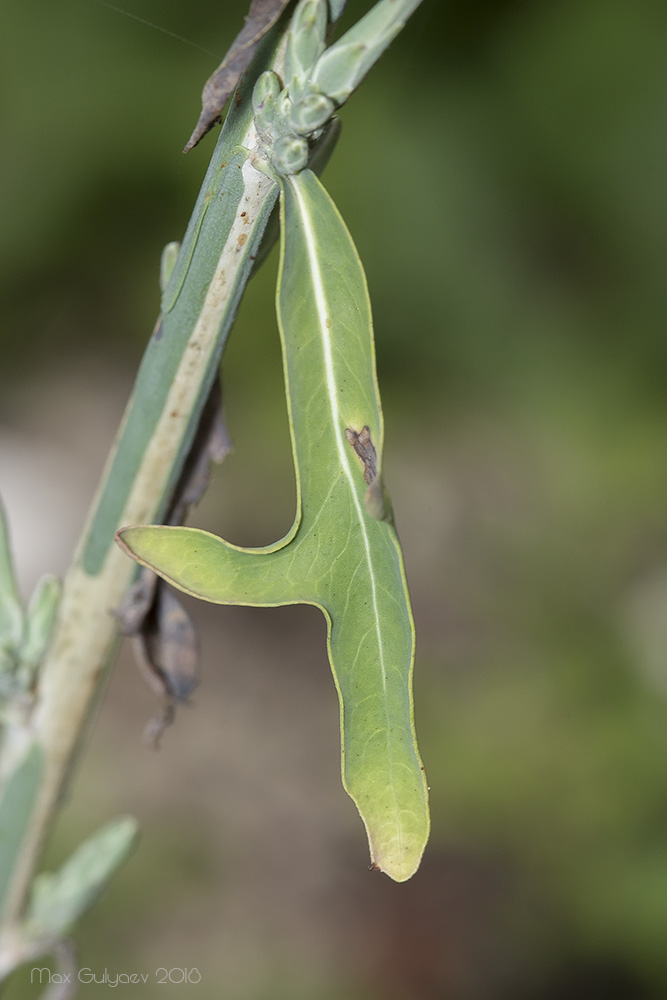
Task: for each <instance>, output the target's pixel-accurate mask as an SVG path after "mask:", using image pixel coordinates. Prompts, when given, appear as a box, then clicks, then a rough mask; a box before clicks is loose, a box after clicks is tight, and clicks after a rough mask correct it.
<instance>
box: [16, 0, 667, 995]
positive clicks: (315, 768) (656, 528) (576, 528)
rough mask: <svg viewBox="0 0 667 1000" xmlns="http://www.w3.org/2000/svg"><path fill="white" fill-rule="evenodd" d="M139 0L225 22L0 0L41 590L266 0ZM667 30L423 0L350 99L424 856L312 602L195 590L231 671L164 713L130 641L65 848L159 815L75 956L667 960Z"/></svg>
mask: <svg viewBox="0 0 667 1000" xmlns="http://www.w3.org/2000/svg"><path fill="white" fill-rule="evenodd" d="M121 6H124V8H125V9H126V10H127V11H128V13H129V14H132V15H135V17H139V18H144V19H147V20H149V21H152V22H155V24H157V25H159V26H160V27H162V28H163V29H165V31H169V32H173V33H175V34H177V35H182V36H184V37H185V38H187V39H188V40H189V41H191V42H193V43H195V44H196V45H199V46H201V47H203V48H204V49H207V50H209V51H208V52H202V51H201V50H199V49H197V48H194V47H192V46H191V45H189V44H186V43H185V42H183V41H179V40H177V39H175V38H173V37H171V36H170V35H167V34H165V33H164V32H160V31H158V30H156V29H155V28H151V27H149V26H147V25H146V24H144V23H141V22H140V21H137V20H136V19H132V18H131V17H130V16H126V15H124V14H121V13H118V12H117V11H115V10H113V9H111V8H110V7H109V6H107V5H104V4H102V3H100V2H97V0H59V2H58V3H52V2H48V0H35V2H34V3H30V4H27V3H26V4H19V3H15V4H11V5H6V7H5V9H4V10H3V15H2V32H1V33H0V114H1V120H2V134H3V136H4V141H3V143H2V148H1V149H0V255H1V259H2V266H1V267H0V296H1V313H0V314H1V315H2V323H1V329H0V338H1V341H0V342H1V350H2V354H1V359H2V360H1V364H0V492H1V493H2V496H3V499H4V501H5V503H6V505H7V507H8V509H9V514H10V518H11V522H12V527H13V534H14V540H15V550H16V557H17V561H18V564H19V568H20V572H21V579H22V582H23V586H24V588H25V590H26V592H27V591H28V590H29V589H30V587H31V586H32V584H33V583H34V581H35V579H36V577H37V575H38V574H39V573H40V572H42V571H45V570H55V571H58V572H63V571H64V570H65V568H66V565H67V559H68V554H69V552H70V551H71V548H72V546H73V544H74V542H75V539H76V537H77V534H78V530H79V526H80V524H81V520H82V518H83V516H84V514H85V511H86V509H87V507H88V504H89V502H90V497H91V494H92V491H93V490H94V487H95V484H96V482H97V479H98V477H99V474H100V471H101V467H102V464H103V462H104V459H105V456H106V453H107V451H108V448H109V447H110V444H111V441H112V439H113V436H114V432H115V428H116V426H117V423H118V421H119V419H120V417H121V414H122V411H123V407H124V404H125V401H126V398H127V396H128V393H129V391H130V389H131V385H132V380H133V372H134V371H135V370H136V367H137V364H138V362H139V359H140V356H141V352H142V348H143V345H144V343H145V341H146V339H147V337H148V335H149V333H150V331H151V329H152V326H153V322H154V319H155V315H156V313H157V308H158V262H159V255H160V251H161V248H162V245H163V244H164V243H165V242H167V241H168V240H171V239H175V238H179V237H180V235H181V234H182V233H183V231H184V229H185V225H186V223H187V220H188V217H189V213H190V210H191V207H192V205H193V203H194V199H195V196H196V193H197V190H198V187H199V184H200V182H201V179H202V177H203V174H204V171H205V168H206V164H207V159H208V154H209V152H210V149H211V148H212V139H211V137H209V139H208V140H206V141H205V142H204V143H203V144H202V146H201V147H200V148H198V149H197V150H195V151H194V152H193V153H191V154H189V155H188V156H187V157H183V156H182V155H181V152H180V150H181V148H182V146H183V144H184V142H185V140H186V138H187V136H188V135H189V132H190V129H191V127H192V125H193V123H194V120H195V119H196V117H197V113H198V103H199V93H200V89H201V86H202V84H203V81H204V79H205V78H206V77H207V76H208V74H209V73H210V71H211V70H212V69H213V67H214V66H215V65H216V64H217V60H218V58H219V57H220V56H221V54H222V53H223V52H224V51H225V49H226V48H227V46H228V44H229V43H230V41H231V39H232V37H233V36H234V34H235V33H236V31H237V30H238V28H239V26H240V23H241V18H242V17H243V14H244V12H245V11H244V7H245V4H244V2H241V0H228V2H227V3H224V4H220V3H212V2H210V0H190V2H189V3H188V4H165V3H162V2H160V0H124V3H123V4H121ZM348 6H349V8H350V10H349V12H348V15H347V21H348V23H349V22H350V21H351V20H354V19H356V15H357V14H358V13H359V12H360V11H361V10H363V9H365V7H366V6H368V5H367V4H360V3H358V2H356V0H350V2H349V4H348ZM666 37H667V6H666V5H665V4H664V2H663V0H633V2H630V0H628V2H625V3H624V2H619V3H610V2H609V0H550V2H549V3H544V2H536V0H532V2H525V0H524V2H522V0H486V2H484V0H448V2H442V3H441V2H438V0H425V2H424V4H423V5H422V7H421V8H420V9H419V10H418V12H417V13H416V14H415V15H414V17H413V18H412V20H411V22H410V24H409V25H408V27H407V28H406V29H405V32H404V34H403V36H402V37H401V38H400V39H399V40H398V41H397V42H396V43H395V44H394V45H393V46H392V48H391V50H390V51H389V52H388V53H387V54H386V56H385V57H384V59H383V61H382V63H381V65H380V66H378V67H377V68H376V70H374V71H373V73H372V75H371V76H370V77H369V79H368V80H367V81H366V83H365V84H364V86H363V88H362V89H361V90H360V91H359V93H358V94H357V95H355V96H354V98H353V99H352V100H351V101H350V104H349V107H347V108H346V109H345V110H344V111H343V115H342V117H343V121H344V129H343V138H342V141H341V145H340V147H339V149H338V151H337V153H336V156H335V158H334V160H333V161H332V163H331V164H330V166H329V168H328V169H327V173H326V177H325V180H326V184H327V186H328V188H329V190H330V191H331V193H332V194H333V196H334V198H335V200H336V201H337V203H338V204H339V206H340V208H341V211H342V213H343V215H344V217H345V218H346V220H347V221H348V224H349V226H350V229H351V230H352V233H353V235H354V237H355V239H356V241H357V244H358V246H359V249H360V252H361V255H362V259H363V260H364V262H365V266H366V269H367V273H368V279H369V284H370V289H371V294H372V298H373V303H374V312H375V323H376V333H377V350H378V366H379V375H380V380H381V386H382V391H383V400H384V407H385V414H386V429H387V445H386V455H385V468H386V474H387V479H388V482H389V485H390V488H391V490H392V494H393V499H394V504H395V507H396V510H397V517H398V526H399V531H400V533H401V537H402V541H403V545H404V550H405V559H406V564H407V570H408V575H409V579H410V583H411V590H412V595H413V601H414V612H415V618H416V622H417V629H418V665H417V671H416V676H415V686H416V704H417V724H418V730H419V735H420V742H421V748H422V752H423V756H424V760H425V763H426V768H427V773H428V776H429V781H430V785H431V794H432V808H433V835H432V840H431V843H430V846H429V848H428V850H427V853H426V856H425V858H424V861H423V864H422V867H421V869H420V871H419V873H418V874H417V875H416V876H415V878H414V879H413V880H412V881H411V882H409V883H406V884H404V885H395V884H393V883H391V882H390V881H389V880H388V879H386V878H384V877H383V876H380V875H378V874H375V873H369V872H368V871H367V852H366V844H365V837H364V833H363V829H362V826H361V824H360V821H359V819H358V817H357V815H356V813H355V810H354V807H353V805H352V803H351V802H350V800H348V799H347V797H346V795H345V794H344V792H343V791H342V789H341V787H340V781H339V774H338V771H339V764H338V733H337V723H338V716H337V705H336V696H335V691H334V688H333V684H332V682H331V679H330V675H329V671H328V665H327V662H326V654H325V628H324V622H323V621H322V620H321V618H320V616H319V614H318V613H317V612H316V610H315V609H313V608H293V609H274V610H261V609H259V610H252V609H220V608H210V607H207V606H204V605H194V604H193V608H192V610H193V614H194V615H195V616H196V618H197V621H198V622H199V624H200V627H201V632H202V647H203V680H202V683H201V686H200V688H199V689H198V691H197V693H196V695H195V697H194V699H193V701H194V705H193V707H192V708H190V709H183V710H182V711H180V712H179V714H178V718H177V722H176V725H175V726H174V727H173V728H172V729H171V730H170V731H169V732H168V733H167V734H166V736H165V738H164V741H163V746H162V749H161V751H160V752H159V753H152V752H150V751H148V750H146V749H145V748H144V747H143V745H142V741H141V734H142V730H143V727H144V725H145V723H146V722H147V720H148V719H149V718H150V717H151V715H152V714H153V713H154V710H155V705H154V702H153V699H152V696H151V694H150V692H149V691H148V690H147V689H146V688H145V686H144V685H143V682H142V680H141V678H140V677H139V676H138V674H137V672H136V670H135V668H134V665H133V663H132V658H131V652H130V651H129V650H127V649H126V650H124V651H123V654H122V655H121V658H120V660H119V662H118V665H117V667H116V669H115V671H114V673H113V675H112V679H111V681H110V684H109V687H108V690H107V694H106V697H105V699H104V702H103V704H102V706H101V709H100V711H99V713H98V716H97V720H96V723H95V726H94V730H93V732H92V735H91V739H90V743H89V746H88V749H87V752H86V754H85V757H84V758H83V760H82V762H81V766H80V769H79V771H78V774H77V777H76V781H75V783H74V786H73V789H72V793H71V795H70V798H69V801H68V803H67V806H66V808H65V810H64V811H63V813H62V815H61V818H60V820H59V822H58V826H57V829H56V832H55V835H54V838H53V841H52V844H51V846H50V848H49V856H48V859H47V862H48V864H50V865H55V864H58V863H60V862H61V861H62V860H63V858H64V857H65V856H66V855H67V853H68V852H69V851H70V850H71V849H72V848H73V847H74V846H75V845H76V844H77V843H78V842H80V840H81V839H82V838H83V837H84V836H86V835H88V834H90V833H91V832H92V831H93V830H94V829H96V828H97V827H98V826H99V825H100V824H101V823H102V822H106V821H107V820H108V819H110V818H112V817H113V816H115V815H118V814H120V813H126V812H129V813H132V814H134V815H135V816H137V817H138V818H139V820H140V821H141V826H142V830H143V836H142V841H141V844H140V847H139V849H138V851H137V852H136V854H135V855H134V856H133V858H132V859H131V860H130V861H129V862H128V864H127V865H126V867H125V868H124V869H123V871H122V872H121V873H120V874H119V875H118V876H117V878H116V879H115V881H114V883H113V885H112V887H111V889H110V890H109V892H108V893H107V895H106V897H105V898H104V900H103V901H101V902H100V903H99V904H98V905H97V907H96V908H95V909H94V911H92V912H91V914H90V916H89V917H88V918H87V919H86V920H85V922H84V924H83V925H82V926H81V927H80V929H79V931H78V933H77V939H78V942H79V956H78V960H77V964H78V967H80V968H84V967H87V968H90V969H92V970H93V972H94V973H95V974H96V975H97V976H98V977H101V976H102V974H103V972H104V970H105V969H108V971H109V973H110V974H111V975H112V976H113V975H115V974H118V973H132V972H139V973H144V974H146V973H148V974H149V981H148V983H147V984H146V985H145V986H141V987H139V986H132V987H130V986H128V987H121V988H120V989H124V990H125V992H126V994H128V995H129V991H134V992H132V995H137V996H139V995H141V996H142V997H147V998H150V997H153V996H164V995H172V996H181V995H184V994H185V995H188V996H190V995H191V996H193V997H197V998H198V1000H209V998H217V997H221V996H222V997H225V998H226V1000H281V998H285V1000H288V998H289V1000H301V998H304V1000H306V998H307V1000H334V998H336V1000H338V998H341V997H344V998H345V1000H394V998H396V1000H432V998H446V1000H510V998H511V1000H560V998H564V997H567V998H569V1000H577V998H586V1000H590V998H597V997H601V998H602V997H604V1000H649V998H651V1000H652V998H656V1000H658V998H663V997H665V996H667V850H666V841H667V660H666V656H667V613H666V612H667V463H666V462H665V455H666V453H667V394H666V393H665V374H666V361H667V337H666V336H665V312H666V306H667V281H666V280H665V260H666V257H667V182H666V177H667V172H666V168H667V129H666V128H665V123H666V121H667V60H666V59H665V39H666ZM274 281H275V259H274V260H272V261H270V262H268V263H267V264H266V265H265V266H264V268H263V269H262V271H261V272H260V273H259V274H258V276H257V277H256V278H255V279H253V282H252V284H251V286H250V287H249V288H248V291H247V295H246V299H245V301H244V303H243V305H242V308H241V312H240V316H239V320H238V325H237V327H236V328H235V330H234V333H233V335H232V338H231V341H230V344H229V349H228V352H227V356H226V360H225V366H224V379H225V391H226V405H227V419H228V423H229V426H230V430H231V433H232V436H233V439H234V443H235V451H234V453H233V454H232V455H231V456H230V457H229V458H228V459H227V460H226V461H225V463H224V464H223V466H222V467H220V468H219V469H217V470H216V471H215V474H214V480H213V484H212V486H211V489H210V491H209V493H208V494H207V496H206V498H205V500H204V502H203V503H202V504H201V506H200V508H199V509H198V511H197V512H196V516H195V518H194V521H193V523H197V524H201V525H204V526H206V527H209V528H211V529H212V530H216V531H218V532H221V533H223V534H224V535H225V536H226V537H228V538H230V539H231V540H232V541H235V542H237V543H240V544H264V543H268V542H270V541H273V540H275V539H276V538H277V537H279V536H280V534H282V533H283V532H284V531H285V530H286V529H287V528H288V527H289V525H290V523H291V519H292V515H293V505H294V487H293V476H292V469H291V459H290V452H289V442H288V432H287V421H286V415H285V407H284V400H283V396H282V380H281V372H280V357H279V346H278V338H277V332H276V327H275V319H274V315H273V304H272V296H273V285H274ZM160 967H162V968H166V969H167V970H169V969H178V968H185V969H193V968H196V969H198V970H199V972H200V973H201V982H199V983H197V984H192V983H190V984H189V985H188V984H186V985H159V984H158V983H157V977H156V970H157V969H159V968H160ZM172 978H174V977H172ZM175 978H176V979H178V974H176V976H175ZM28 980H29V976H28V973H27V971H26V970H21V971H20V972H19V973H18V974H16V975H15V976H14V977H13V979H12V980H11V982H10V984H9V988H8V990H7V996H8V997H10V998H12V1000H23V998H29V997H33V996H35V995H36V992H37V991H36V989H35V988H34V987H32V988H31V987H30V986H29V981H28ZM104 989H105V987H103V986H102V985H92V984H91V985H87V986H84V987H82V995H85V996H91V997H92V996H97V995H102V994H101V993H99V991H100V990H104Z"/></svg>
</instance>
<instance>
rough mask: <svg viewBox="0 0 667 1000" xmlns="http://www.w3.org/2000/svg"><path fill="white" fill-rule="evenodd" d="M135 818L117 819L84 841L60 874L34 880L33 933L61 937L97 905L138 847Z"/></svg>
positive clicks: (29, 919)
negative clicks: (115, 873) (101, 895)
mask: <svg viewBox="0 0 667 1000" xmlns="http://www.w3.org/2000/svg"><path fill="white" fill-rule="evenodd" d="M137 836H138V824H137V821H136V820H135V819H133V818H132V817H131V816H124V817H123V818H122V819H117V820H114V821H113V822H112V823H109V824H107V826H104V827H102V829H101V830H98V831H97V833H95V834H93V836H92V837H90V838H89V839H88V840H86V841H84V843H83V844H81V845H80V846H79V847H77V849H76V850H75V851H74V853H73V854H72V855H71V856H70V857H69V858H68V860H67V861H66V862H65V864H64V865H63V866H62V867H61V868H59V869H58V871H57V872H44V873H42V874H41V875H38V876H37V878H36V879H35V881H34V884H33V889H32V895H31V898H30V904H29V907H28V912H27V915H26V924H27V928H28V930H29V933H30V934H32V935H34V936H35V937H37V936H41V935H42V934H44V935H47V936H51V935H53V936H54V937H60V936H61V935H63V934H66V933H67V932H68V931H69V929H70V928H71V926H72V925H73V924H74V923H75V922H76V921H77V920H78V919H79V917H80V916H81V915H82V914H83V913H84V912H85V911H86V910H87V909H88V908H89V907H90V906H92V904H93V903H94V902H95V900H96V899H97V898H98V896H99V895H100V893H101V892H102V891H103V890H104V889H105V887H106V885H107V883H108V882H109V879H110V878H111V876H112V875H113V873H114V872H115V871H116V869H117V868H118V867H119V866H120V865H121V864H122V863H123V861H125V859H126V858H127V856H128V855H129V853H130V852H131V850H132V849H133V847H134V846H135V844H136V841H137Z"/></svg>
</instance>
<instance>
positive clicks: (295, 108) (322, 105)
mask: <svg viewBox="0 0 667 1000" xmlns="http://www.w3.org/2000/svg"><path fill="white" fill-rule="evenodd" d="M334 109H335V105H334V102H333V101H332V100H330V98H328V97H325V96H324V94H312V93H311V94H308V96H307V97H302V98H301V100H300V101H297V103H296V104H293V105H292V107H291V109H290V125H291V126H292V128H293V129H294V131H295V132H297V133H298V134H299V135H308V134H309V133H310V132H315V131H316V130H317V129H318V128H321V127H322V126H323V125H324V124H325V123H326V122H328V121H329V119H330V118H331V116H332V114H333V113H334Z"/></svg>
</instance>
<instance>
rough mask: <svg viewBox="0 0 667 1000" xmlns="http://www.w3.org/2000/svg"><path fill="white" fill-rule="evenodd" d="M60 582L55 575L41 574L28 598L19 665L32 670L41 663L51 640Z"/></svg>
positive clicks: (60, 589)
mask: <svg viewBox="0 0 667 1000" xmlns="http://www.w3.org/2000/svg"><path fill="white" fill-rule="evenodd" d="M61 594H62V583H61V582H60V580H59V579H58V577H57V576H51V575H46V576H43V577H42V578H41V579H40V580H39V581H38V583H37V586H36V587H35V592H34V594H33V595H32V597H31V598H30V605H29V607H28V617H27V621H26V625H25V634H24V637H23V642H22V643H21V649H20V657H21V665H22V666H24V667H26V668H28V671H29V672H30V671H32V670H34V669H35V668H36V667H37V666H39V664H40V663H41V661H42V659H43V658H44V654H45V653H46V650H47V648H48V645H49V642H50V641H51V633H52V632H53V626H54V625H55V621H56V615H57V614H58V608H59V606H60V596H61Z"/></svg>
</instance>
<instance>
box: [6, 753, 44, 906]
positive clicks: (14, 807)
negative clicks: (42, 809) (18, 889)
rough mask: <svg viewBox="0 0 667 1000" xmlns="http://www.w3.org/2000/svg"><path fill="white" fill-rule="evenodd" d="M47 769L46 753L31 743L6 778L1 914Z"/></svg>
mask: <svg viewBox="0 0 667 1000" xmlns="http://www.w3.org/2000/svg"><path fill="white" fill-rule="evenodd" d="M43 769H44V754H43V752H42V748H41V746H40V745H39V744H38V743H32V744H31V745H30V747H29V748H28V750H27V752H26V754H25V756H24V757H23V758H22V760H21V761H20V763H19V764H18V766H17V767H16V768H15V770H14V771H13V773H12V774H11V776H10V777H9V778H8V779H7V781H6V784H5V787H4V792H3V795H2V800H0V911H1V910H2V908H3V907H4V904H5V897H6V895H7V890H8V887H9V884H10V880H11V877H12V873H13V869H14V862H15V860H16V858H17V856H18V854H19V851H20V849H21V843H22V841H23V839H24V837H25V836H26V833H27V830H28V827H29V825H30V818H31V816H32V810H33V806H34V804H35V798H36V796H37V792H38V789H39V784H40V781H41V778H42V772H43Z"/></svg>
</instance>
